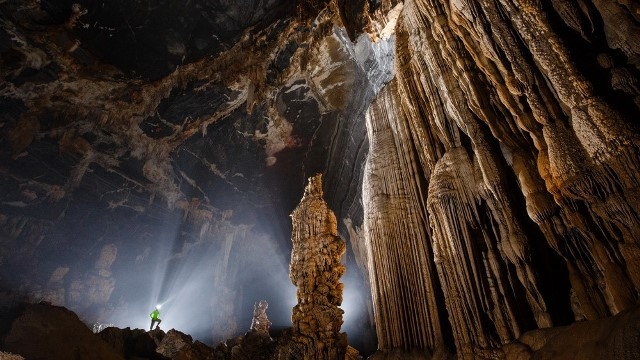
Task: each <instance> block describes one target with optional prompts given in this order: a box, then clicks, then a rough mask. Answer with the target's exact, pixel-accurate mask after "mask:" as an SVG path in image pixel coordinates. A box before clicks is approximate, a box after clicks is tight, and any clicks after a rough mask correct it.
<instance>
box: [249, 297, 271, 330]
mask: <svg viewBox="0 0 640 360" xmlns="http://www.w3.org/2000/svg"><path fill="white" fill-rule="evenodd" d="M268 307H269V303H267V300H260V301H258V302H256V303H255V305H254V307H253V319H252V320H251V328H250V330H254V331H256V332H259V333H262V334H265V335H267V336H268V335H269V327H271V321H269V318H268V317H267V308H268Z"/></svg>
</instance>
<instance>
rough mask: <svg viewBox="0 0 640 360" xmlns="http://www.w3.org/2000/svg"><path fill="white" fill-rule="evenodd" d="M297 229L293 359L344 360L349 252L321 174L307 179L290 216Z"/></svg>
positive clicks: (293, 255) (293, 253)
mask: <svg viewBox="0 0 640 360" xmlns="http://www.w3.org/2000/svg"><path fill="white" fill-rule="evenodd" d="M291 220H292V223H293V230H292V233H291V241H292V242H293V249H292V251H291V265H290V268H289V277H290V278H291V281H292V282H293V284H294V285H296V287H297V288H298V290H297V297H298V304H297V305H296V306H295V307H294V308H293V315H292V322H293V334H292V335H293V337H292V339H293V342H294V344H293V346H292V349H291V350H292V351H290V352H289V356H288V358H289V359H327V360H328V359H331V360H335V359H344V358H345V354H346V351H347V334H346V333H340V327H341V326H342V322H343V321H342V314H343V313H344V311H342V309H340V308H339V306H340V305H341V304H342V290H343V287H344V284H342V283H341V282H340V277H341V276H342V275H343V274H344V272H345V267H344V265H342V264H341V263H340V258H341V257H342V255H343V254H344V252H345V250H346V245H345V243H344V241H343V240H342V239H341V238H340V237H339V236H338V231H337V222H336V217H335V215H334V214H333V212H332V211H331V210H330V209H329V208H328V206H327V204H326V203H325V201H324V199H323V193H322V175H321V174H317V175H315V176H314V177H311V178H309V183H308V185H307V187H306V189H305V191H304V196H303V198H302V200H301V201H300V204H299V205H298V207H297V208H296V209H295V210H294V211H293V213H292V214H291Z"/></svg>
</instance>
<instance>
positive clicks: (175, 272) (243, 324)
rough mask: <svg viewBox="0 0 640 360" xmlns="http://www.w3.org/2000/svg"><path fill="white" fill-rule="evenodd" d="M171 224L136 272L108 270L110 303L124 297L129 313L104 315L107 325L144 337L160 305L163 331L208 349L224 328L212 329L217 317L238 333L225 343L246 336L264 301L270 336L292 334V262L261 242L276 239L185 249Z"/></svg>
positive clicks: (247, 237)
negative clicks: (231, 322)
mask: <svg viewBox="0 0 640 360" xmlns="http://www.w3.org/2000/svg"><path fill="white" fill-rule="evenodd" d="M167 223H171V222H170V221H167ZM176 223H177V225H175V223H174V225H171V224H165V225H164V227H163V228H162V229H157V231H158V232H161V233H162V238H158V239H157V241H156V242H155V244H154V248H153V251H152V252H151V253H150V254H149V255H148V256H147V258H146V260H145V261H144V262H143V263H142V264H137V265H132V264H131V263H128V262H122V263H119V264H117V266H119V268H117V269H116V268H115V266H114V269H113V270H114V273H115V272H117V273H118V274H119V275H118V276H117V277H116V278H117V279H118V280H117V284H116V292H117V294H115V295H117V296H122V297H124V302H125V303H126V305H127V308H126V309H125V310H123V311H120V312H119V313H118V312H113V313H112V314H110V316H108V317H106V318H105V319H104V322H105V323H111V324H114V325H115V326H117V327H120V328H125V327H130V328H139V329H144V330H149V326H150V324H151V318H150V316H149V314H150V313H151V312H152V311H153V309H154V308H155V306H156V305H160V309H159V310H160V319H161V320H162V322H161V324H160V328H161V329H162V330H164V331H168V330H170V329H176V330H178V331H181V332H183V333H186V334H189V335H191V336H192V337H193V338H194V339H197V340H200V341H202V342H204V343H208V344H212V342H213V341H212V339H214V338H215V334H216V332H219V331H222V330H226V329H225V327H226V326H227V324H222V323H218V321H216V319H219V318H220V315H221V314H222V315H223V317H224V316H230V317H232V318H235V321H236V322H237V329H235V331H236V332H235V333H234V334H232V335H230V336H229V337H235V336H237V335H240V334H242V333H244V332H246V331H247V330H249V327H250V325H251V318H252V315H253V305H254V303H255V302H257V301H259V300H262V299H264V300H267V301H268V302H269V309H268V311H267V315H268V316H269V319H270V321H271V322H272V324H273V325H272V328H278V329H282V328H285V327H289V326H291V309H292V308H293V306H294V305H295V304H296V295H295V291H296V290H295V287H294V286H293V284H291V281H290V280H289V260H290V254H289V253H287V254H284V253H283V252H284V251H286V249H281V247H282V246H281V245H278V241H277V240H276V239H277V237H276V236H274V235H273V234H266V232H268V231H269V230H271V231H272V232H276V231H274V230H272V229H261V231H262V232H261V233H259V234H256V233H255V232H253V231H246V233H242V232H241V235H237V234H236V235H233V236H232V238H225V237H224V236H223V235H224V234H226V233H223V234H222V235H221V234H216V235H215V236H214V235H211V237H209V238H207V239H203V240H199V239H194V238H193V237H187V240H188V241H187V240H185V236H184V234H185V233H186V231H184V229H180V225H179V222H176ZM181 234H182V235H183V236H182V237H181ZM227 242H228V248H227V247H226V244H227ZM133 257H135V256H133ZM114 265H115V264H114ZM229 291H230V292H231V293H232V297H231V298H230V299H229V295H228V294H229ZM117 296H116V297H117ZM229 301H230V302H231V304H229ZM229 305H230V306H229ZM213 345H215V344H213Z"/></svg>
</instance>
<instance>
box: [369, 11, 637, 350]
mask: <svg viewBox="0 0 640 360" xmlns="http://www.w3.org/2000/svg"><path fill="white" fill-rule="evenodd" d="M625 4H626V5H625ZM636 10H637V6H636V5H630V4H627V3H624V4H623V3H622V2H602V1H593V2H589V1H580V2H578V3H572V2H567V1H552V2H548V3H546V2H539V1H435V0H434V1H429V0H424V1H423V0H415V1H405V2H404V6H403V9H402V14H401V17H400V19H399V20H398V25H397V27H396V31H395V35H396V47H395V55H396V77H395V78H394V80H393V81H392V82H391V83H390V84H388V85H387V87H385V88H384V90H383V91H381V92H380V93H379V94H378V96H377V98H376V100H375V101H374V102H373V104H372V106H371V107H370V108H369V109H368V113H367V128H368V138H369V141H370V144H371V145H370V152H369V154H368V157H367V166H366V168H365V176H364V180H363V193H362V194H363V203H364V204H365V216H364V236H363V238H364V242H365V244H366V245H365V249H364V250H362V251H361V252H360V256H362V257H364V258H366V259H367V261H368V264H369V279H370V282H371V287H372V293H373V302H374V309H375V312H376V320H377V322H376V323H377V325H378V328H377V334H378V340H379V347H380V348H381V349H391V348H425V347H426V348H430V349H434V348H436V347H437V346H439V345H440V344H442V342H441V339H442V338H443V337H444V340H445V341H444V344H445V345H448V346H455V348H456V349H457V351H458V353H459V355H461V357H462V358H477V357H478V356H480V357H482V356H485V355H486V356H490V355H489V354H490V353H491V351H489V350H491V349H497V348H499V347H500V346H501V344H505V343H508V342H511V341H514V340H515V339H517V338H518V337H519V336H520V335H521V334H522V332H523V331H526V330H530V329H534V328H543V327H549V326H554V325H556V326H557V325H563V324H567V323H569V322H572V321H576V320H584V319H596V318H600V317H605V316H609V315H613V314H617V313H619V312H620V311H622V310H624V309H628V308H630V307H632V306H634V305H635V304H637V302H638V290H639V289H640V288H639V284H638V271H639V263H638V261H639V260H640V257H639V255H640V252H639V250H640V249H639V247H638V246H639V243H638V241H639V238H638V225H637V224H638V214H639V213H638V210H639V206H640V204H639V203H638V184H639V182H638V181H639V175H638V174H639V173H638V169H637V167H636V164H637V163H638V154H639V153H638V144H639V142H638V131H637V123H636V122H635V119H637V116H638V105H639V104H638V99H639V97H638V95H639V93H638V87H637V86H636V85H635V84H637V75H638V64H637V60H636V59H637V55H638V52H637V50H634V49H635V48H636V45H634V44H636V43H637V41H638V34H639V32H638V31H637V20H638V19H637V12H635V11H636ZM614 23H615V24H620V25H621V26H620V27H617V26H614V25H613V24H614ZM621 28H624V29H625V31H621V30H620V29H621ZM632 30H633V31H632ZM622 73H624V74H625V75H624V76H623V78H624V80H622V78H621V77H620V74H622ZM391 254H393V255H391ZM408 264H412V265H408ZM405 284H413V285H410V286H407V287H408V289H406V288H405ZM434 288H437V289H442V293H440V292H439V291H433V290H432V289H434ZM442 308H446V314H445V315H443V316H438V315H437V310H438V309H442Z"/></svg>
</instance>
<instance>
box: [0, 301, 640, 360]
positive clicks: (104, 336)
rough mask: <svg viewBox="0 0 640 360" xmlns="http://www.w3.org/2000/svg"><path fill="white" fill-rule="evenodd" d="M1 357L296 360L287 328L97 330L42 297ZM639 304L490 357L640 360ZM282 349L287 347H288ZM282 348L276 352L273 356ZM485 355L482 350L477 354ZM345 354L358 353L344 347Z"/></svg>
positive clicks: (6, 338) (12, 331) (9, 315)
mask: <svg viewBox="0 0 640 360" xmlns="http://www.w3.org/2000/svg"><path fill="white" fill-rule="evenodd" d="M2 332H3V333H2V334H0V336H2V346H1V348H0V350H2V351H0V359H2V360H19V359H29V360H40V359H43V360H44V359H47V360H58V359H59V360H68V359H92V360H112V359H113V360H116V359H132V360H145V359H147V360H168V359H171V360H190V359H194V360H195V359H202V360H204V359H211V360H213V359H215V360H223V359H234V360H235V359H247V360H249V359H251V360H259V359H297V358H296V357H295V356H294V355H292V354H289V355H287V356H286V357H284V358H283V357H282V355H281V354H283V351H282V350H283V349H284V348H286V346H287V344H288V343H290V340H291V339H290V337H291V333H290V332H289V331H284V332H283V333H282V334H281V335H280V336H278V337H271V336H269V334H268V333H267V334H265V333H264V332H263V331H259V330H256V329H251V330H249V331H248V332H246V333H245V334H243V335H239V336H237V337H235V338H233V339H228V340H227V341H225V342H222V343H219V344H217V345H215V346H209V345H207V344H204V343H202V342H200V341H193V339H192V337H191V336H189V335H187V334H184V333H182V332H180V331H177V330H174V329H171V330H168V331H166V332H165V331H164V330H161V329H156V330H153V331H146V330H143V329H130V328H125V329H119V328H115V327H110V328H106V329H104V330H102V331H101V332H100V333H98V334H94V333H93V332H92V331H91V330H90V329H89V328H88V327H87V326H86V325H85V324H84V323H83V322H82V321H81V320H80V319H79V318H78V316H77V315H76V314H75V313H73V312H72V311H70V310H68V309H65V308H63V307H59V306H53V305H50V304H47V303H39V304H24V305H21V306H18V307H15V308H13V309H12V310H11V311H9V312H7V311H6V309H5V311H3V314H2ZM639 344H640V307H636V308H634V309H633V310H630V311H626V312H623V313H621V314H619V315H617V316H614V317H610V318H605V319H601V320H596V321H585V322H579V323H575V324H572V325H570V326H564V327H555V328H548V329H538V330H534V331H530V332H527V333H525V334H524V335H523V336H521V337H520V338H519V339H518V341H516V342H514V343H511V344H507V345H505V346H503V348H502V351H500V352H498V353H495V356H496V357H495V358H497V359H506V360H528V359H535V360H543V359H549V360H551V359H576V360H577V359H581V360H588V359H594V360H596V359H598V360H602V359H616V360H620V359H622V360H624V359H629V360H631V359H638V358H640V347H639V346H638V345H639ZM285 352H286V351H285ZM278 354H280V355H278ZM478 355H479V356H482V354H478ZM346 359H358V356H357V354H356V351H355V349H353V348H349V351H348V353H347V356H346ZM380 359H387V360H389V359H456V355H455V354H451V353H448V352H446V351H438V352H436V353H434V354H433V355H430V354H428V353H421V352H414V353H413V354H407V353H400V352H398V353H396V352H393V351H392V352H386V353H382V352H379V353H376V354H374V355H373V356H371V357H369V360H380Z"/></svg>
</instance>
